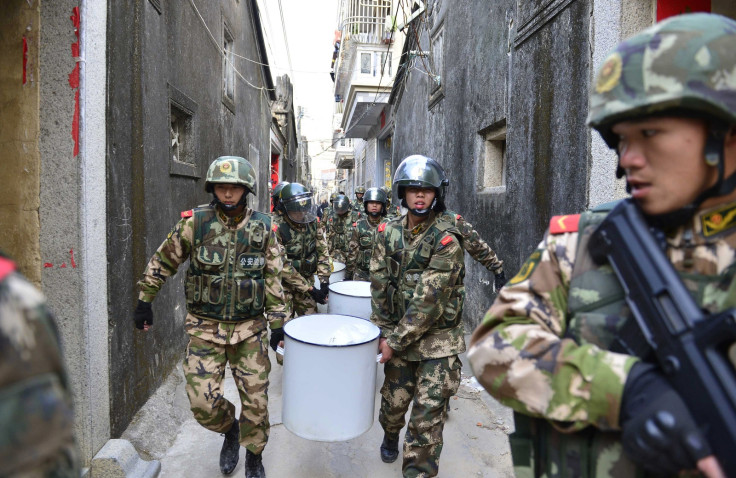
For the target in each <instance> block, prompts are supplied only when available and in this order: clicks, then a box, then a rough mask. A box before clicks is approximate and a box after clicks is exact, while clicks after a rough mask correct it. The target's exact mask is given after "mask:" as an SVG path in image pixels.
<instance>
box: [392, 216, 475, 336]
mask: <svg viewBox="0 0 736 478" xmlns="http://www.w3.org/2000/svg"><path fill="white" fill-rule="evenodd" d="M439 219H440V218H437V219H435V220H434V222H433V223H432V224H431V225H430V226H429V228H428V229H427V230H426V231H425V232H424V233H423V234H422V237H421V238H420V239H419V240H416V241H414V244H413V245H408V244H405V242H404V234H403V227H402V225H401V222H402V221H403V219H395V220H392V221H390V222H388V223H387V224H386V228H385V230H384V234H385V243H386V268H387V271H388V277H389V284H388V287H387V290H386V292H387V302H388V307H389V310H390V312H391V319H392V320H393V321H394V323H398V321H399V320H401V318H402V317H403V316H404V314H405V313H406V309H407V308H408V307H409V303H410V302H411V300H412V298H413V296H414V291H415V290H416V287H417V283H419V281H420V280H421V277H422V272H423V271H424V270H425V269H426V268H427V266H429V262H430V259H431V256H432V251H434V250H435V246H436V244H437V242H438V241H440V240H441V239H442V238H443V237H444V236H445V233H446V232H450V233H453V235H455V237H456V238H457V240H458V241H462V238H461V237H460V234H459V233H457V231H456V230H455V229H454V227H453V225H452V224H450V223H448V222H444V221H441V220H439ZM464 277H465V269H463V271H462V273H461V275H460V277H459V280H458V283H457V284H455V286H454V287H453V289H452V292H451V293H450V297H449V299H448V300H447V303H446V304H445V307H444V310H443V314H442V317H440V318H439V319H438V320H437V322H436V323H435V325H434V328H435V329H440V330H441V329H451V328H454V327H458V326H459V325H460V323H461V321H462V314H461V311H462V307H463V304H464V302H465V285H464V281H463V279H464Z"/></svg>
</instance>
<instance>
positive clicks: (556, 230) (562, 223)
mask: <svg viewBox="0 0 736 478" xmlns="http://www.w3.org/2000/svg"><path fill="white" fill-rule="evenodd" d="M579 223H580V214H573V215H564V216H553V217H552V219H550V220H549V233H550V234H563V233H565V232H578V224H579Z"/></svg>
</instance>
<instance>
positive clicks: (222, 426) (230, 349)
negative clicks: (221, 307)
mask: <svg viewBox="0 0 736 478" xmlns="http://www.w3.org/2000/svg"><path fill="white" fill-rule="evenodd" d="M267 340H268V334H267V332H266V331H265V330H264V331H263V332H261V333H260V334H257V335H254V336H252V337H249V338H248V339H247V340H244V341H243V342H240V343H237V344H233V345H221V344H214V343H212V342H208V341H206V340H202V339H200V338H198V337H193V336H191V337H190V338H189V346H188V347H187V354H186V357H185V359H184V375H185V377H186V381H187V385H186V390H187V395H188V396H189V404H190V406H191V409H192V412H193V413H194V418H195V419H196V420H197V422H199V424H200V425H202V426H203V427H205V428H206V429H208V430H212V431H213V432H217V433H225V432H226V431H228V429H230V426H231V425H232V422H233V420H234V419H235V405H233V404H232V403H230V401H229V400H227V399H226V398H225V396H224V388H223V384H222V379H223V377H225V366H226V364H227V363H228V362H229V363H230V370H231V371H232V374H233V378H234V379H235V384H236V385H237V387H238V393H239V394H240V403H241V411H240V419H239V423H240V444H241V445H243V446H244V447H246V448H247V449H248V450H250V451H251V452H252V453H255V454H260V453H261V452H262V451H263V449H264V448H265V447H266V442H267V441H268V430H269V426H270V425H269V422H268V374H269V372H270V371H271V361H270V360H269V358H268V343H267Z"/></svg>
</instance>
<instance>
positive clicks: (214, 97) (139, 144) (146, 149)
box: [107, 0, 271, 436]
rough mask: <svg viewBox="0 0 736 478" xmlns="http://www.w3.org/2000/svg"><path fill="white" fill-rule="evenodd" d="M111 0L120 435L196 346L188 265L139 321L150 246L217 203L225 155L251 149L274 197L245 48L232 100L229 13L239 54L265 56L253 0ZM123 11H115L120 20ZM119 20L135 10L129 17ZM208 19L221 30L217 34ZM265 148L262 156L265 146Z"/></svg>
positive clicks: (264, 129) (114, 317) (111, 206)
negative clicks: (174, 134)
mask: <svg viewBox="0 0 736 478" xmlns="http://www.w3.org/2000/svg"><path fill="white" fill-rule="evenodd" d="M195 5H196V7H197V10H198V11H199V14H201V16H202V17H203V18H202V19H200V18H199V16H198V14H197V11H195V9H194V8H193V7H192V5H191V4H190V3H189V2H161V7H162V11H161V12H160V13H159V12H158V11H157V10H156V8H154V6H153V5H152V4H151V2H149V1H134V0H122V1H115V2H109V9H110V10H109V15H108V19H109V20H110V22H109V25H110V26H109V29H108V72H109V77H110V81H109V107H108V164H107V167H108V181H107V183H108V201H107V211H108V216H109V218H110V222H109V224H108V248H109V251H110V253H109V266H110V272H111V274H110V279H109V283H108V290H109V291H110V300H109V313H110V327H111V329H110V330H111V338H110V363H111V368H112V371H111V376H112V377H114V380H113V382H112V385H111V409H112V411H111V424H112V435H113V436H119V435H120V433H122V431H123V430H124V429H125V427H126V426H127V424H128V423H129V421H130V419H131V418H132V416H133V414H134V413H135V412H136V411H137V410H138V408H139V407H140V406H141V405H142V404H143V403H145V401H146V399H147V398H148V397H149V396H150V394H151V393H152V392H153V391H154V390H155V389H156V388H157V387H158V386H159V385H160V383H161V381H162V380H163V379H164V378H165V377H166V375H167V374H168V372H169V371H170V370H171V369H172V368H173V366H174V365H175V363H176V362H178V361H179V360H181V359H182V354H183V351H184V347H185V345H186V341H187V338H186V334H185V333H184V329H183V323H184V319H185V316H186V310H185V302H184V289H183V278H184V270H183V269H185V268H186V266H187V265H186V264H185V265H183V266H182V267H181V272H180V274H178V275H177V276H175V277H174V278H172V279H170V280H169V281H168V282H167V284H166V285H165V287H164V288H163V289H162V291H161V293H160V294H159V295H158V297H157V299H156V301H155V302H154V306H153V312H154V321H155V322H154V327H153V329H152V330H151V331H150V332H148V333H146V334H144V333H142V332H139V331H137V330H135V328H134V324H133V322H132V320H131V318H132V313H133V309H134V307H135V305H136V302H137V288H136V281H137V280H138V279H139V278H140V277H141V274H142V273H143V270H144V268H145V265H146V263H147V262H148V260H149V258H150V256H151V255H152V254H153V252H154V251H155V250H156V248H158V246H159V245H160V244H161V242H162V241H163V240H164V239H165V238H166V235H167V234H168V232H169V231H170V230H171V229H172V228H173V226H174V225H175V224H176V222H177V221H178V220H179V218H180V212H181V211H183V210H187V209H190V208H192V207H193V206H196V205H199V204H203V203H207V202H209V200H210V196H209V195H207V194H206V193H205V192H204V177H205V174H206V171H207V167H208V166H209V164H210V162H212V160H214V159H215V158H216V157H218V156H222V155H238V156H244V157H246V158H247V159H248V160H249V161H251V163H252V164H253V165H254V167H255V168H256V170H257V175H258V186H257V188H258V191H257V200H255V201H253V200H252V197H251V204H253V205H255V207H256V208H265V207H266V206H267V205H268V199H267V195H268V188H267V186H266V182H267V181H268V175H269V161H270V142H269V128H270V120H271V119H270V117H271V112H270V107H269V104H268V99H267V95H266V93H265V92H264V91H262V90H260V89H258V88H254V87H252V86H249V85H248V84H247V83H246V81H247V82H249V83H250V84H251V85H254V86H256V87H260V86H262V85H263V84H264V83H263V81H264V80H263V78H262V74H261V70H260V67H258V66H257V65H255V64H254V63H251V62H248V61H246V60H244V59H240V58H237V57H236V60H235V62H234V63H235V66H236V69H237V70H238V71H239V72H240V74H241V75H242V76H243V77H244V79H243V78H240V77H239V76H238V78H237V79H236V91H235V101H234V105H231V106H232V109H231V108H230V107H228V106H226V105H225V104H224V103H223V101H222V59H221V56H220V52H219V50H218V47H219V45H221V44H222V35H223V23H226V24H227V25H228V27H229V29H230V32H231V34H232V36H233V39H234V41H235V43H234V51H235V53H236V54H237V55H241V56H244V57H246V58H250V59H256V58H258V54H257V50H256V41H255V32H254V29H253V24H252V22H251V16H250V15H251V11H250V5H251V2H249V1H240V2H224V3H222V4H221V3H220V2H204V1H196V2H195ZM113 19H114V20H115V21H112V20H113ZM121 19H125V20H124V21H121ZM203 21H204V22H205V23H206V25H207V26H208V27H209V30H210V31H211V32H212V35H213V36H214V37H215V40H214V42H213V40H212V38H211V37H210V36H209V33H208V32H207V29H206V28H205V26H204V25H203V23H202V22H203ZM172 91H178V93H177V94H179V95H181V96H183V97H185V99H186V101H185V102H186V103H187V104H188V105H190V106H193V107H194V109H195V110H196V111H194V114H193V116H192V122H193V126H192V133H191V134H192V137H191V138H190V144H193V147H194V151H195V152H194V155H193V156H194V162H195V165H194V167H193V169H194V175H181V174H177V173H176V171H175V170H174V169H172V162H171V160H170V159H169V158H170V157H171V152H170V150H169V144H170V137H169V128H170V119H169V98H170V97H171V95H172V94H173V93H172ZM256 151H257V155H256V154H255V152H256Z"/></svg>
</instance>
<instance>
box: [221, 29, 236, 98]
mask: <svg viewBox="0 0 736 478" xmlns="http://www.w3.org/2000/svg"><path fill="white" fill-rule="evenodd" d="M222 37H223V42H222V50H223V55H222V102H223V103H225V105H226V106H228V108H230V110H232V111H233V112H234V110H235V62H234V61H235V55H234V52H233V46H234V43H235V41H234V39H233V35H232V33H230V29H229V28H228V27H227V25H224V28H223V36H222Z"/></svg>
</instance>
